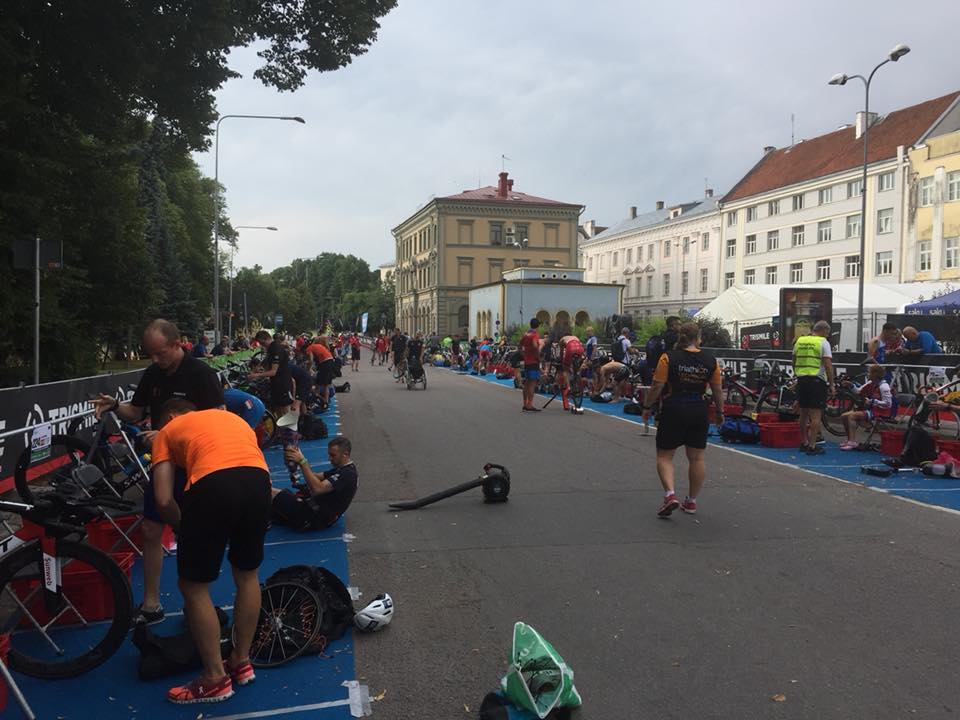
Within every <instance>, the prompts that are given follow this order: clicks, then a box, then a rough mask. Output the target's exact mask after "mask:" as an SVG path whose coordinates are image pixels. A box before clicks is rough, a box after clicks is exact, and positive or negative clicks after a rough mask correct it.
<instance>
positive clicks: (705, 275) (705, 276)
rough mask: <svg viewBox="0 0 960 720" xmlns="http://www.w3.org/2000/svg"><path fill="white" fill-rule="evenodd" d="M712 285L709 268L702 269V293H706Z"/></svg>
mask: <svg viewBox="0 0 960 720" xmlns="http://www.w3.org/2000/svg"><path fill="white" fill-rule="evenodd" d="M709 283H710V271H709V270H707V268H700V292H702V293H705V292H706V291H707V287H708V286H709Z"/></svg>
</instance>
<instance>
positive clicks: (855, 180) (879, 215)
mask: <svg viewBox="0 0 960 720" xmlns="http://www.w3.org/2000/svg"><path fill="white" fill-rule="evenodd" d="M957 96H958V93H952V94H950V95H946V96H944V97H941V98H936V99H934V100H928V101H927V102H924V103H920V104H919V105H914V106H912V107H908V108H904V109H901V110H897V111H895V112H892V113H890V114H889V115H886V116H877V115H874V114H873V113H871V117H870V122H871V124H870V133H869V145H868V152H869V155H868V167H867V187H866V195H867V211H866V228H865V230H866V244H865V255H864V259H865V260H866V263H865V267H864V268H863V272H864V282H865V283H883V284H891V283H902V282H905V281H908V280H911V279H913V277H914V272H913V270H912V268H911V267H908V265H907V263H906V262H904V261H903V259H904V257H905V256H906V252H905V250H906V247H905V241H906V238H907V232H906V231H905V225H906V222H905V217H906V215H907V213H906V212H905V208H906V207H908V206H909V202H910V198H909V188H910V187H911V183H912V178H911V177H910V163H909V159H908V157H907V151H908V149H909V148H910V147H911V146H912V145H914V144H915V143H916V142H917V141H918V140H919V139H920V138H921V137H922V136H923V135H924V134H925V133H926V131H927V130H928V129H929V128H930V127H932V126H933V125H934V124H935V123H936V122H937V120H938V118H940V117H941V115H942V114H943V113H944V112H946V111H947V110H948V108H949V107H950V106H951V104H952V103H953V102H954V100H955V99H956V98H957ZM866 121H867V118H865V117H864V115H863V113H857V117H856V122H855V124H854V125H845V126H843V127H841V128H840V129H838V130H836V131H834V132H831V133H828V134H826V135H821V136H819V137H816V138H813V139H812V140H801V141H800V142H798V143H797V144H795V145H792V146H790V147H787V148H781V149H776V148H772V147H767V148H764V155H763V157H762V158H761V159H760V161H759V162H758V163H757V164H756V165H755V166H754V167H753V168H752V169H751V170H750V172H748V173H747V174H746V175H745V176H744V177H743V178H742V179H741V180H740V181H739V182H738V183H737V184H736V185H735V186H734V187H733V188H732V189H731V190H730V192H728V193H727V194H726V196H724V198H723V199H722V200H721V202H720V208H721V226H722V236H723V240H722V243H723V253H722V255H723V256H722V258H721V260H720V267H719V274H720V277H721V281H722V284H721V287H720V289H721V290H723V289H725V288H728V287H731V286H732V285H734V284H743V285H754V284H766V285H791V286H793V285H809V284H811V283H827V282H830V283H835V282H856V281H857V278H858V277H859V275H860V272H861V265H862V263H861V257H860V233H861V232H862V231H863V230H864V228H863V222H862V219H861V217H860V212H861V190H862V187H861V186H862V174H863V137H862V136H863V130H864V127H865V123H866Z"/></svg>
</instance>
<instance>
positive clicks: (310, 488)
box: [271, 435, 357, 530]
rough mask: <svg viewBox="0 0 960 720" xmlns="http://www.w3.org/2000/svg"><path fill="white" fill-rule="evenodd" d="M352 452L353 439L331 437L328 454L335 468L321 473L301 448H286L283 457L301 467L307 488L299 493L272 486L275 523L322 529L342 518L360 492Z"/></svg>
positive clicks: (301, 528) (299, 528)
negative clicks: (311, 464) (314, 468)
mask: <svg viewBox="0 0 960 720" xmlns="http://www.w3.org/2000/svg"><path fill="white" fill-rule="evenodd" d="M350 451H351V445H350V441H349V440H348V439H347V438H345V437H344V436H342V435H340V436H338V437H335V438H333V439H332V440H330V444H329V445H328V447H327V455H328V457H329V458H330V464H331V465H333V467H332V468H331V469H330V470H327V471H325V472H323V473H321V474H319V475H318V474H317V473H315V472H314V471H313V469H312V468H311V467H310V463H309V462H307V459H306V458H305V457H304V456H303V453H302V452H300V449H299V448H296V447H288V448H285V449H284V451H283V457H284V460H286V461H287V462H292V463H297V464H298V465H299V466H300V468H301V470H302V472H303V478H304V480H306V483H307V487H306V488H303V489H302V490H299V491H298V492H297V493H296V494H294V493H292V492H290V491H289V490H277V489H276V488H274V489H273V491H272V492H273V500H272V504H271V516H272V518H273V520H274V522H276V523H278V524H282V525H287V526H288V527H291V528H293V529H294V530H321V529H323V528H327V527H330V526H331V525H333V524H334V523H335V522H336V521H337V520H339V519H340V516H341V515H343V513H345V512H346V511H347V508H348V507H350V503H351V502H353V496H354V495H356V493H357V466H356V465H354V463H353V460H351V459H350Z"/></svg>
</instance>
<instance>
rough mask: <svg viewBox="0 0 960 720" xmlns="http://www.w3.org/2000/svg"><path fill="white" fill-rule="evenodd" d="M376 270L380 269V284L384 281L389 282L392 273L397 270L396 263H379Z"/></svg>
mask: <svg viewBox="0 0 960 720" xmlns="http://www.w3.org/2000/svg"><path fill="white" fill-rule="evenodd" d="M377 270H379V271H380V284H381V285H382V284H383V283H385V282H389V281H390V279H391V278H392V277H393V273H394V272H396V270H397V264H396V263H392V262H388V263H384V264H383V265H379V266H378V267H377Z"/></svg>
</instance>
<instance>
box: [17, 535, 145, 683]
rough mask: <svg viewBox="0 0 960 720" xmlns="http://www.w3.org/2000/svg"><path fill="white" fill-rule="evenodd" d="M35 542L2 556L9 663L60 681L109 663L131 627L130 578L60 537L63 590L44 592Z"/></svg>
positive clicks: (92, 551) (96, 552)
mask: <svg viewBox="0 0 960 720" xmlns="http://www.w3.org/2000/svg"><path fill="white" fill-rule="evenodd" d="M42 558H43V555H42V553H41V551H40V545H39V543H37V542H32V543H29V544H27V545H25V546H22V547H20V548H18V549H17V550H15V551H14V552H13V553H11V554H10V555H8V556H7V557H5V558H4V559H3V560H2V561H0V634H5V633H9V634H10V652H9V660H10V667H12V668H13V669H14V670H17V671H18V672H22V673H23V674H24V675H29V676H31V677H36V678H43V679H45V680H58V679H62V678H71V677H76V676H77V675H82V674H83V673H85V672H87V671H89V670H92V669H93V668H95V667H97V666H98V665H101V664H102V663H104V662H106V661H107V660H108V659H109V658H110V657H111V656H112V655H113V654H114V653H115V652H116V651H117V649H118V648H119V647H120V645H121V644H122V643H123V641H124V638H126V636H127V631H128V630H129V629H130V621H131V618H132V615H133V598H132V596H131V593H130V582H129V580H127V576H126V575H125V574H124V572H123V571H122V570H121V569H120V567H119V566H118V565H117V564H116V563H115V562H113V560H111V559H110V556H108V555H107V554H106V553H104V552H102V551H100V550H97V549H96V548H93V547H91V546H89V545H84V544H82V543H75V542H70V541H64V540H60V541H58V542H57V557H56V561H57V562H58V563H60V570H61V578H62V583H63V584H62V587H61V589H60V592H59V593H52V592H47V591H45V589H44V568H43V559H42Z"/></svg>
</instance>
